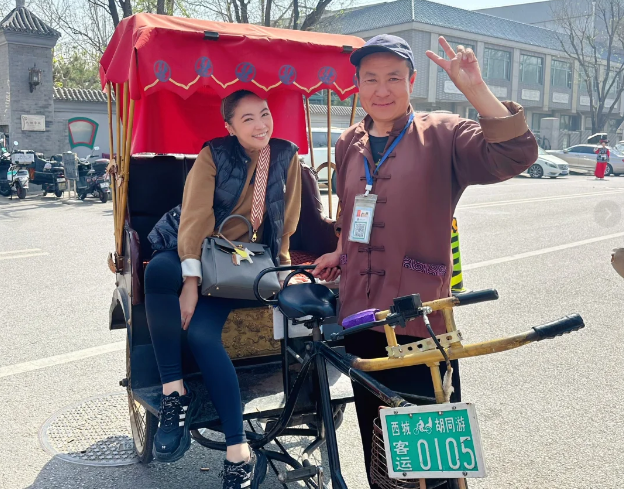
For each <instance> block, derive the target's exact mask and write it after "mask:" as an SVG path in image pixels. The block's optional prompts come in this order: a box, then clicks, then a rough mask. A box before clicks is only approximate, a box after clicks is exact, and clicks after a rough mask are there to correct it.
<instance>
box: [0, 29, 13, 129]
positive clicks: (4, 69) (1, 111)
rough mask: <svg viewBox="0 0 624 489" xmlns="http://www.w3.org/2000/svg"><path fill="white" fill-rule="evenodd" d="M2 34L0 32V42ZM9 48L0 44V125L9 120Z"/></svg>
mask: <svg viewBox="0 0 624 489" xmlns="http://www.w3.org/2000/svg"><path fill="white" fill-rule="evenodd" d="M3 41H4V35H3V34H0V43H1V42H3ZM8 68H9V48H8V45H7V44H0V126H4V125H9V124H10V121H11V97H10V96H9V93H10V92H9V88H10V85H9V69H8Z"/></svg>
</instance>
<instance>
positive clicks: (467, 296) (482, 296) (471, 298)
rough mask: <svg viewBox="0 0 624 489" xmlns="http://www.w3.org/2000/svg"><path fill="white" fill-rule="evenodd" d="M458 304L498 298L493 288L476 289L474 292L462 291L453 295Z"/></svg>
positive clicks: (462, 304)
mask: <svg viewBox="0 0 624 489" xmlns="http://www.w3.org/2000/svg"><path fill="white" fill-rule="evenodd" d="M453 297H454V298H455V299H456V300H457V301H458V303H457V304H456V305H458V306H469V305H471V304H477V303H478V302H486V301H496V300H498V291H497V290H495V289H485V290H476V291H474V292H462V293H459V294H455V295H454V296H453Z"/></svg>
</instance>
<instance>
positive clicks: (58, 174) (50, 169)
mask: <svg viewBox="0 0 624 489" xmlns="http://www.w3.org/2000/svg"><path fill="white" fill-rule="evenodd" d="M35 175H36V176H37V181H35V180H33V183H38V184H39V185H41V190H43V196H44V197H45V196H46V195H47V194H48V192H52V193H54V195H56V196H57V197H59V198H60V197H62V196H63V192H65V190H67V179H66V178H65V167H64V166H63V164H62V163H59V162H57V161H54V160H50V161H46V163H45V166H44V167H43V171H42V172H35Z"/></svg>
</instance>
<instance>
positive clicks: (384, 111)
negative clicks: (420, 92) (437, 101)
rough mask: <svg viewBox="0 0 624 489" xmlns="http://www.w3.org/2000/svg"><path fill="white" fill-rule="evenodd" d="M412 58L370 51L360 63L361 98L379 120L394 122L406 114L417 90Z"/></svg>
mask: <svg viewBox="0 0 624 489" xmlns="http://www.w3.org/2000/svg"><path fill="white" fill-rule="evenodd" d="M408 63H409V62H408V61H406V60H405V59H403V58H401V57H399V56H396V55H394V54H392V53H374V54H369V55H368V56H366V57H365V58H363V59H362V62H361V63H360V80H359V83H360V101H361V103H362V107H363V108H364V110H365V111H366V112H368V113H369V114H370V116H371V117H372V118H373V121H375V122H391V121H394V120H396V119H398V118H399V117H402V116H403V115H404V114H405V111H406V110H407V108H408V107H409V104H410V94H411V93H412V91H413V90H414V81H415V80H416V73H414V74H413V75H412V77H411V79H410V76H409V72H410V70H409V67H408Z"/></svg>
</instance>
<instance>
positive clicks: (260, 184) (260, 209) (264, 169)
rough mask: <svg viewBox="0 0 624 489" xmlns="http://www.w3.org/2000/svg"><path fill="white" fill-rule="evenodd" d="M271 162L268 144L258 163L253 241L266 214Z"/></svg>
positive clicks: (252, 221)
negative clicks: (265, 202)
mask: <svg viewBox="0 0 624 489" xmlns="http://www.w3.org/2000/svg"><path fill="white" fill-rule="evenodd" d="M270 162H271V148H270V147H269V145H268V144H267V145H266V146H265V147H264V148H262V150H261V151H260V156H259V158H258V164H257V165H256V180H255V183H254V192H253V200H252V203H251V225H252V226H253V236H252V238H251V241H252V243H253V242H255V241H256V238H257V233H258V229H259V228H260V225H261V224H262V217H263V216H264V200H265V197H266V189H267V182H268V180H269V163H270Z"/></svg>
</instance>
